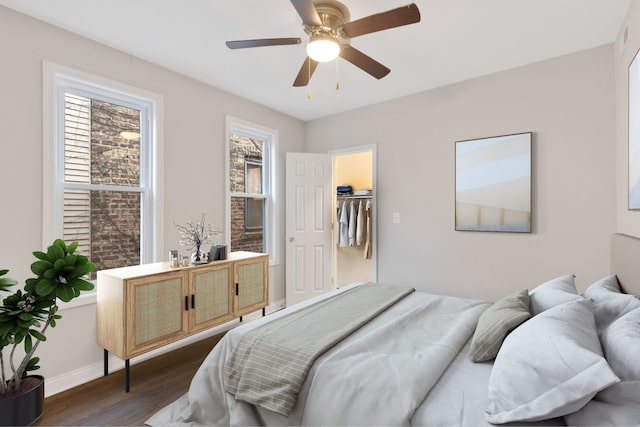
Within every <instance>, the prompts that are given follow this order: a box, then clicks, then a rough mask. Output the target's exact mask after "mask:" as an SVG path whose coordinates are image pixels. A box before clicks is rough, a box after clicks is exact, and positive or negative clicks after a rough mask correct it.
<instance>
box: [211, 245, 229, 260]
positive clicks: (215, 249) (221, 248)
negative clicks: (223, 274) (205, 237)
mask: <svg viewBox="0 0 640 427" xmlns="http://www.w3.org/2000/svg"><path fill="white" fill-rule="evenodd" d="M223 259H227V245H211V249H209V262H211V261H221V260H223Z"/></svg>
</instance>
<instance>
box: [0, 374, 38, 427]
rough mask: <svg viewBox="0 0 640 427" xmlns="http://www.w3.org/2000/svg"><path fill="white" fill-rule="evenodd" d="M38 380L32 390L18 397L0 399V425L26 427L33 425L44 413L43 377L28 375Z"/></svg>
mask: <svg viewBox="0 0 640 427" xmlns="http://www.w3.org/2000/svg"><path fill="white" fill-rule="evenodd" d="M29 378H37V379H39V380H40V384H38V385H37V386H36V387H34V388H33V389H31V390H29V391H27V392H25V393H23V394H20V395H18V396H13V397H8V398H3V397H0V425H3V426H28V425H31V424H33V423H34V422H36V421H37V420H38V418H40V417H41V416H42V413H43V412H44V377H42V376H40V375H30V376H29Z"/></svg>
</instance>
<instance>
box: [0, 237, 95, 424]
mask: <svg viewBox="0 0 640 427" xmlns="http://www.w3.org/2000/svg"><path fill="white" fill-rule="evenodd" d="M77 247H78V243H77V242H76V243H72V244H70V245H68V246H67V245H66V244H65V242H64V241H62V240H60V239H57V240H55V241H54V242H53V244H52V245H51V246H49V248H48V249H47V251H46V252H39V251H36V252H33V255H34V256H35V257H36V258H37V260H36V261H34V262H33V263H32V264H31V271H32V272H33V274H34V275H35V276H36V277H34V278H30V279H27V280H26V284H25V286H24V288H23V289H22V290H20V289H18V290H16V291H15V292H14V293H13V294H11V295H9V296H7V297H6V298H4V299H3V300H2V304H0V362H1V363H0V379H1V381H0V425H31V424H33V423H34V422H35V421H36V420H37V419H38V418H40V416H41V415H42V412H43V409H44V378H43V377H42V376H40V375H29V372H30V371H34V370H36V369H38V368H39V366H38V362H39V360H40V359H39V358H38V357H34V353H35V351H36V349H37V348H38V346H39V345H40V343H41V342H42V341H45V340H46V339H47V338H46V336H45V333H46V332H47V329H48V328H49V327H52V328H53V327H55V326H56V321H57V320H59V319H60V318H61V316H60V315H59V314H58V300H61V301H64V302H69V301H71V300H72V299H74V298H75V297H77V296H79V295H80V291H89V290H91V289H93V284H92V283H91V282H88V281H87V280H85V279H84V277H85V276H86V275H87V274H89V273H91V272H92V271H93V270H95V268H96V266H95V264H92V263H90V262H89V260H88V258H87V257H85V256H83V255H80V254H77V253H75V251H76V249H77ZM7 272H8V270H0V276H4V275H5V274H7ZM17 283H18V282H17V281H16V280H13V279H8V278H6V277H0V291H7V292H13V289H12V286H15V285H16V284H17ZM20 347H24V353H22V354H20V351H17V352H16V349H19V348H20ZM5 350H6V352H5ZM5 356H8V357H7V359H5ZM14 356H15V358H16V359H18V360H15V359H14ZM7 362H8V363H7ZM17 362H19V363H17ZM6 367H9V370H8V372H6V371H5V368H6ZM7 373H8V375H6V374H7Z"/></svg>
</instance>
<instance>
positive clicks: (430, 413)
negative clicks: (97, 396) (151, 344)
mask: <svg viewBox="0 0 640 427" xmlns="http://www.w3.org/2000/svg"><path fill="white" fill-rule="evenodd" d="M353 286H357V284H355V285H353ZM350 287H352V286H349V287H346V288H342V289H341V290H339V291H338V292H340V291H342V290H345V289H348V288H350ZM326 297H327V295H326V294H325V295H322V296H320V297H316V298H314V299H312V300H309V301H305V302H304V303H301V304H299V305H296V306H294V307H291V308H288V309H286V310H282V311H280V312H278V313H274V314H272V315H270V316H268V317H267V318H262V319H259V320H256V321H253V322H250V323H248V324H245V325H243V326H240V327H238V328H235V329H233V330H231V331H229V332H228V333H227V335H226V336H225V337H224V338H223V339H222V340H221V341H220V342H219V343H218V345H217V346H216V347H215V348H214V349H213V351H212V352H211V353H210V355H209V356H208V357H207V359H206V360H205V362H203V365H202V366H201V368H200V369H199V370H198V372H197V373H196V375H195V377H194V380H193V382H192V384H191V387H190V390H189V392H188V393H187V394H185V395H184V396H183V397H181V398H180V399H178V400H177V401H176V402H174V403H172V404H171V405H169V406H167V407H166V408H164V409H162V410H161V411H160V412H158V413H157V414H156V415H154V416H153V417H151V418H150V419H149V420H148V421H147V423H148V424H150V425H409V424H411V425H440V426H447V425H451V426H454V425H456V426H457V425H469V426H471V425H474V426H478V425H480V426H481V425H490V424H487V422H486V421H485V418H484V411H485V409H486V407H487V384H488V379H489V374H490V372H491V364H490V363H481V364H476V363H473V362H471V361H470V359H469V356H468V345H469V343H468V342H469V340H470V337H471V335H472V334H473V331H474V329H475V324H476V323H477V318H478V317H479V316H480V314H481V313H482V312H483V311H484V310H485V309H486V308H487V307H488V306H489V303H486V302H482V301H474V300H466V299H462V298H452V297H443V296H438V295H431V294H423V293H418V292H415V293H414V294H412V295H410V296H409V297H407V298H405V299H404V300H402V301H400V302H399V303H397V304H396V305H394V306H393V307H391V308H390V309H389V310H387V311H386V312H384V313H382V314H381V315H380V316H379V317H377V318H376V319H374V320H373V321H372V322H370V323H369V324H367V325H365V326H364V327H363V328H361V329H360V330H358V331H357V332H356V333H354V334H353V335H352V336H351V337H349V338H347V339H346V340H345V341H343V342H342V343H340V344H339V345H337V346H336V347H334V348H333V349H331V350H329V351H328V352H327V353H325V354H324V355H323V356H321V357H320V358H319V359H318V360H317V361H316V363H315V364H314V366H313V367H312V369H311V372H310V373H309V376H308V378H307V381H306V382H305V384H304V385H303V388H302V390H301V392H300V395H299V397H298V403H297V404H296V407H295V408H294V411H293V413H292V414H291V415H290V416H289V418H285V417H283V416H281V415H278V414H275V413H273V412H270V411H266V410H263V409H260V408H257V407H253V406H252V405H249V404H247V403H244V402H239V401H236V400H234V399H233V397H232V396H231V395H229V394H228V393H226V392H224V390H223V388H222V385H221V378H222V370H223V366H224V363H223V361H224V359H225V358H226V356H227V355H228V354H229V353H230V352H231V351H232V349H233V347H234V346H235V345H236V344H237V342H238V341H239V339H240V336H241V335H242V334H243V333H244V331H246V330H248V329H252V328H254V327H256V326H258V325H260V324H262V323H264V322H267V321H269V320H270V319H271V318H274V317H280V316H283V315H286V314H288V313H289V312H291V311H295V310H296V309H298V308H301V307H303V306H306V305H309V304H311V303H313V302H315V301H317V300H319V299H323V298H326ZM425 306H428V307H429V309H428V310H424V308H425ZM430 313H431V314H430ZM453 324H455V325H456V326H455V327H451V325H453ZM403 335H404V336H403ZM382 338H384V339H382ZM465 343H466V346H465ZM461 349H462V351H461ZM416 362H420V363H416ZM408 367H410V368H408ZM425 396H426V398H425ZM545 424H547V425H549V423H545ZM553 425H563V424H562V423H561V424H553Z"/></svg>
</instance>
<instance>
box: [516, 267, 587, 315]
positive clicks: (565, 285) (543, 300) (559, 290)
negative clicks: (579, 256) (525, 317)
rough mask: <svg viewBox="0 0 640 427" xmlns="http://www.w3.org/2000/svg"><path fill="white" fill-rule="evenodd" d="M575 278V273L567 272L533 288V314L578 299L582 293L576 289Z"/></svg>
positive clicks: (531, 293)
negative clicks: (579, 293)
mask: <svg viewBox="0 0 640 427" xmlns="http://www.w3.org/2000/svg"><path fill="white" fill-rule="evenodd" d="M575 278H576V276H575V275H573V274H567V275H566V276H561V277H556V278H555V279H551V280H549V281H548V282H544V283H543V284H541V285H538V286H536V287H535V288H533V289H532V290H531V291H530V292H529V296H530V303H531V314H532V315H534V316H535V315H536V314H540V313H542V312H543V311H545V310H548V309H550V308H551V307H555V306H556V305H560V304H564V303H565V302H569V301H573V300H576V299H578V298H579V297H580V295H578V290H577V289H576V282H575Z"/></svg>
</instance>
